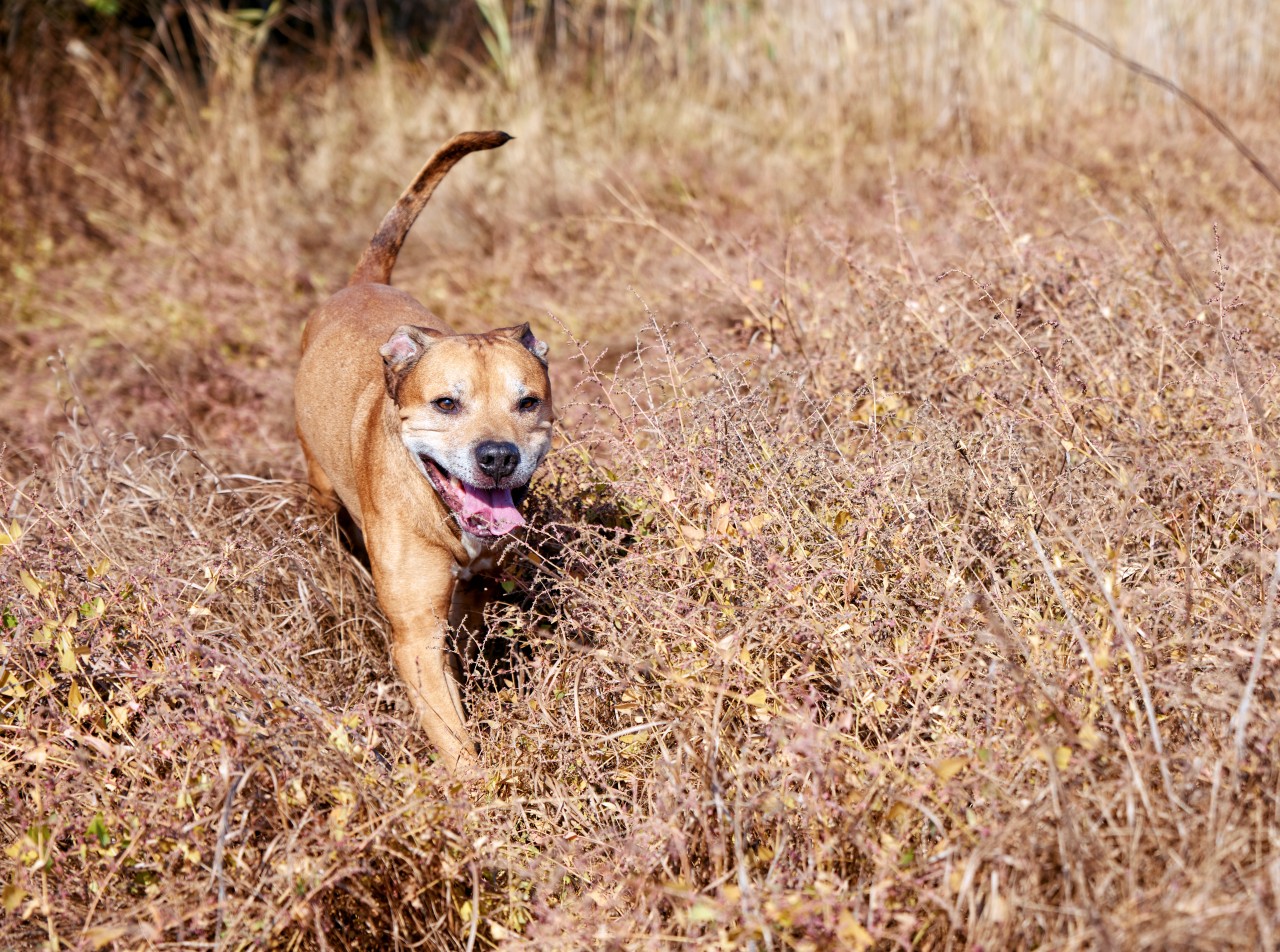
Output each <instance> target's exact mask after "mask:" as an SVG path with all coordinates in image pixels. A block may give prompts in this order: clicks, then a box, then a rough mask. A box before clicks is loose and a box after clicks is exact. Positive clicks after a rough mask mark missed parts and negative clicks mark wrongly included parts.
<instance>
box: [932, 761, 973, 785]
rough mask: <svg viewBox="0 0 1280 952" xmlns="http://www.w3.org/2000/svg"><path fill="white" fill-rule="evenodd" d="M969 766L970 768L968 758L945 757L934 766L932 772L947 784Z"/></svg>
mask: <svg viewBox="0 0 1280 952" xmlns="http://www.w3.org/2000/svg"><path fill="white" fill-rule="evenodd" d="M967 766H969V758H968V757H945V758H943V759H942V760H939V761H937V762H936V763H935V764H933V766H932V770H933V772H934V773H935V774H937V775H938V779H939V780H941V781H943V782H944V783H945V782H946V781H948V780H950V779H951V778H952V777H954V776H955V775H956V774H958V773H959V772H960V771H962V770H964V768H965V767H967Z"/></svg>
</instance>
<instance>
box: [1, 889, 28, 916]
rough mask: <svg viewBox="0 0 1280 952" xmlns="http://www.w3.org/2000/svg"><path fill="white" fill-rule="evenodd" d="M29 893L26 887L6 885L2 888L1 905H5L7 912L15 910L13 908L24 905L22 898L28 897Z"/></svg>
mask: <svg viewBox="0 0 1280 952" xmlns="http://www.w3.org/2000/svg"><path fill="white" fill-rule="evenodd" d="M28 895H29V893H28V892H27V891H26V890H25V889H22V888H20V887H18V886H13V885H9V886H5V887H4V889H0V905H3V906H4V911H5V912H13V910H15V909H17V908H18V907H19V906H20V905H22V900H24V899H26V898H27V896H28Z"/></svg>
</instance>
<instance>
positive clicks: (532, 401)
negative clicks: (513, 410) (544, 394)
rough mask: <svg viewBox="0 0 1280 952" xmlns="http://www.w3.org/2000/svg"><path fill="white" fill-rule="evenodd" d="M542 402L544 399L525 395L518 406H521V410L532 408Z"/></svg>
mask: <svg viewBox="0 0 1280 952" xmlns="http://www.w3.org/2000/svg"><path fill="white" fill-rule="evenodd" d="M541 402H542V401H541V400H539V399H538V398H537V397H525V398H524V399H523V400H521V401H520V402H519V403H517V404H516V406H517V407H519V408H520V409H521V410H532V409H533V408H534V407H536V406H537V405H538V404H540V403H541Z"/></svg>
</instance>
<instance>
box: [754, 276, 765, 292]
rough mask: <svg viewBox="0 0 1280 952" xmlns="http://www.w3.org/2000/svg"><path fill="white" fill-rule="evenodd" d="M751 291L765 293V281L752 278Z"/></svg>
mask: <svg viewBox="0 0 1280 952" xmlns="http://www.w3.org/2000/svg"><path fill="white" fill-rule="evenodd" d="M751 290H752V291H763V290H764V281H762V280H761V279H760V278H752V279H751Z"/></svg>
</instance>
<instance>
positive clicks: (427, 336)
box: [378, 324, 445, 403]
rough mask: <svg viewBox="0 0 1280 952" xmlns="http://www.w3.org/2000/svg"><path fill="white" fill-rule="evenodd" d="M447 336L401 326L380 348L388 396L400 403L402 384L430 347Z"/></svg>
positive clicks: (419, 328)
mask: <svg viewBox="0 0 1280 952" xmlns="http://www.w3.org/2000/svg"><path fill="white" fill-rule="evenodd" d="M444 336H445V335H444V334H442V333H440V332H439V331H436V330H432V329H431V328H429V327H417V326H416V325H413V324H401V325H400V326H399V327H397V328H396V332H395V333H394V334H392V335H391V339H390V340H388V341H387V342H386V343H385V344H383V345H382V346H381V347H379V348H378V353H379V354H381V355H382V375H383V378H384V379H385V380H386V382H387V395H388V396H389V397H391V399H392V400H394V401H395V402H396V403H399V402H400V399H399V398H400V384H401V383H403V382H404V378H405V376H406V375H407V374H408V373H409V371H410V370H412V369H413V368H414V366H415V365H416V364H417V363H418V361H419V359H421V357H422V355H423V354H424V353H426V350H427V348H428V347H430V346H431V345H432V344H433V343H435V342H436V341H437V340H439V339H440V338H441V337H444Z"/></svg>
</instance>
